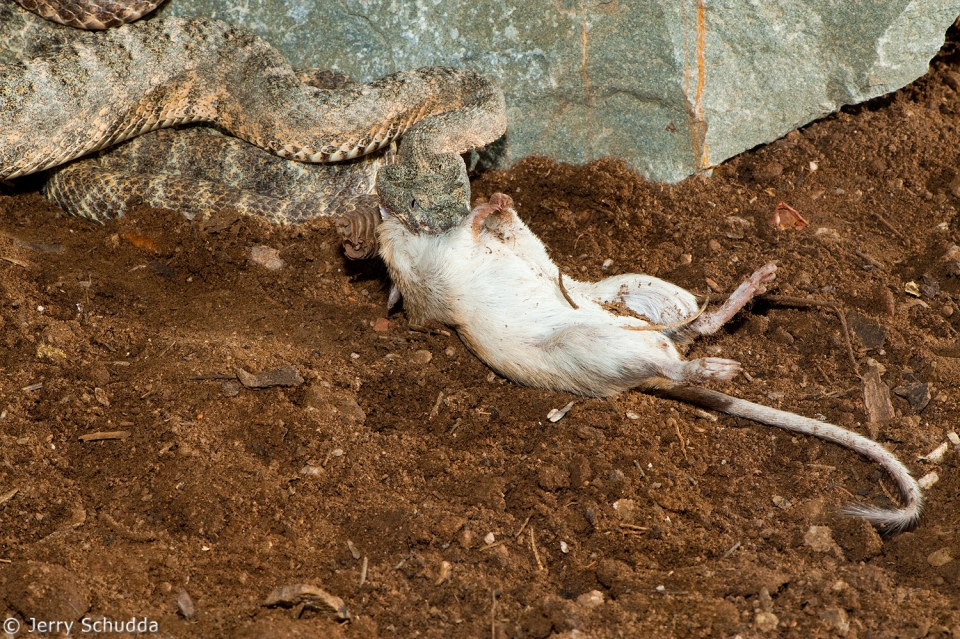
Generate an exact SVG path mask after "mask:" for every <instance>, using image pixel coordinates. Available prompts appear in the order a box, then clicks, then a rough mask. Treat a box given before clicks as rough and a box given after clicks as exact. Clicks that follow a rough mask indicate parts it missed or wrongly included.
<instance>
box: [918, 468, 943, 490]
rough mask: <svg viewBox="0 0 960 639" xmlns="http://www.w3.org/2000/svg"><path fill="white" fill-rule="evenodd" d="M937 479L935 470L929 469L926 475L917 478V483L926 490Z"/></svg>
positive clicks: (938, 478)
mask: <svg viewBox="0 0 960 639" xmlns="http://www.w3.org/2000/svg"><path fill="white" fill-rule="evenodd" d="M938 481H940V475H938V474H937V473H936V472H933V471H931V472H929V473H927V474H926V475H924V476H923V477H921V478H920V479H918V480H917V483H918V484H920V488H923V489H924V490H927V489H928V488H930V487H931V486H933V485H934V484H935V483H937V482H938Z"/></svg>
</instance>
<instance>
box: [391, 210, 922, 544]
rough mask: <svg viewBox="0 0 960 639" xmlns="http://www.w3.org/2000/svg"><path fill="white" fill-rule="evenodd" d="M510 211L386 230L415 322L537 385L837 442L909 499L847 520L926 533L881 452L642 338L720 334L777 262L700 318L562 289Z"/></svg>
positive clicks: (638, 284)
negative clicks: (643, 393) (693, 410)
mask: <svg viewBox="0 0 960 639" xmlns="http://www.w3.org/2000/svg"><path fill="white" fill-rule="evenodd" d="M511 207H512V201H511V200H510V198H509V197H507V196H504V195H499V194H497V195H494V196H493V197H491V201H490V203H488V204H483V205H480V206H478V207H476V208H475V209H474V210H473V211H472V212H471V213H470V215H468V216H467V217H466V218H465V219H464V220H463V221H462V222H461V223H460V224H459V225H458V226H456V227H454V228H453V229H451V230H450V231H448V232H446V233H443V234H440V235H431V234H420V235H417V234H413V233H411V232H410V231H408V230H407V229H406V227H405V226H404V225H403V224H402V223H400V222H399V221H398V220H396V219H395V218H392V217H390V216H389V215H386V216H385V220H384V222H383V223H382V224H381V225H380V227H379V229H378V234H379V239H380V247H381V249H380V252H381V255H382V256H383V258H384V260H385V261H386V263H387V266H388V268H389V270H390V275H391V277H392V278H393V281H394V284H395V285H396V286H397V288H399V290H400V292H401V293H402V294H403V298H404V307H405V309H406V311H407V314H408V317H409V318H410V321H411V323H413V324H423V323H425V322H427V321H436V322H440V323H443V324H447V325H449V326H452V327H454V328H455V329H456V330H457V333H458V334H459V335H460V338H461V339H462V340H463V342H464V343H465V344H466V345H467V346H468V347H469V348H470V349H471V350H472V351H473V352H474V353H475V354H476V355H477V356H478V357H479V358H480V359H481V360H483V362H484V363H486V364H487V365H488V366H490V368H492V369H494V370H495V371H497V372H498V373H500V374H501V375H503V376H504V377H507V378H509V379H511V380H513V381H515V382H518V383H521V384H525V385H528V386H534V387H537V388H546V389H552V390H562V391H569V392H573V393H578V394H581V395H590V396H595V397H608V396H611V395H615V394H617V393H620V392H622V391H625V390H629V389H631V388H638V387H639V388H641V389H644V390H652V391H655V392H657V393H658V394H661V395H664V396H667V397H671V398H674V399H678V400H681V401H687V402H691V403H695V404H698V405H701V406H704V407H707V408H711V409H713V410H719V411H722V412H726V413H728V414H731V415H738V416H740V417H744V418H747V419H752V420H754V421H758V422H760V423H763V424H767V425H769V426H776V427H778V428H783V429H786V430H791V431H794V432H799V433H803V434H807V435H813V436H815V437H820V438H822V439H825V440H827V441H831V442H834V443H837V444H839V445H841V446H844V447H846V448H848V449H850V450H853V451H855V452H857V453H860V454H862V455H864V456H866V457H868V458H869V459H872V460H873V461H875V462H877V463H879V464H880V465H882V466H883V467H884V468H885V469H886V470H887V471H888V472H889V473H890V475H891V476H892V477H893V478H894V480H895V481H896V482H897V485H898V487H899V489H900V492H901V494H902V495H903V498H904V500H905V502H906V505H905V506H904V507H903V508H899V509H897V508H889V509H885V508H877V507H871V506H853V507H851V508H849V509H847V511H846V512H847V513H848V514H853V515H858V516H862V517H864V518H866V519H867V520H868V521H870V522H871V523H873V524H874V525H876V526H877V527H879V528H881V529H883V530H884V531H885V532H896V531H899V530H904V529H907V528H911V527H913V526H914V525H915V524H916V522H917V520H918V518H919V516H920V511H921V506H922V496H921V492H920V487H919V486H918V485H917V482H916V481H914V479H913V478H912V477H911V476H910V472H909V470H907V468H906V467H905V466H904V465H903V464H902V463H900V461H899V460H897V458H896V457H895V456H894V455H893V454H892V453H890V452H889V451H887V450H886V449H885V448H883V447H882V446H881V445H880V444H877V443H876V442H874V441H871V440H869V439H867V438H865V437H863V436H861V435H858V434H856V433H853V432H850V431H847V430H845V429H843V428H840V427H839V426H834V425H832V424H824V423H822V422H818V421H816V420H813V419H809V418H807V417H802V416H800V415H796V414H793V413H788V412H785V411H779V410H776V409H773V408H769V407H766V406H762V405H759V404H754V403H752V402H748V401H746V400H742V399H737V398H733V397H730V396H729V395H725V394H723V393H718V392H716V391H712V390H708V389H704V388H701V387H699V386H698V383H699V382H702V381H705V380H707V379H710V378H713V379H719V380H725V379H730V378H731V377H733V376H734V375H735V374H736V373H737V372H738V371H739V370H740V364H739V363H738V362H735V361H732V360H727V359H719V358H703V359H696V360H691V361H685V360H683V359H682V358H681V356H680V353H679V352H678V351H677V348H676V346H675V345H674V342H673V340H672V339H671V335H672V334H673V333H672V331H670V330H663V331H661V330H635V329H638V328H643V327H648V328H649V327H650V323H651V322H652V323H653V324H656V325H658V326H664V325H672V324H676V323H677V322H683V321H684V320H690V321H689V325H688V327H687V328H688V329H689V330H690V331H691V332H693V333H699V334H708V333H712V332H714V331H716V330H718V329H719V327H720V326H722V325H723V323H724V322H726V321H727V320H729V319H730V318H731V317H732V316H733V315H734V314H735V313H736V312H737V311H739V310H740V308H742V307H743V305H744V304H746V303H747V301H749V300H750V299H751V298H752V297H753V296H754V295H755V294H757V293H762V292H763V291H764V290H765V289H764V284H765V283H766V282H769V281H771V280H772V279H773V278H774V273H775V271H776V265H775V264H767V265H766V266H764V267H763V268H761V269H759V270H758V271H757V272H756V273H754V274H753V275H752V276H751V277H750V278H749V279H748V280H747V281H745V282H744V283H743V284H742V285H741V286H740V287H739V288H738V289H737V290H736V291H735V292H734V293H733V295H731V296H730V298H729V299H728V300H727V301H726V302H725V303H724V304H723V305H722V306H721V307H720V308H719V310H717V311H715V312H713V313H710V314H704V315H701V316H699V317H695V315H696V313H697V303H696V299H694V297H693V296H692V295H691V294H690V293H688V292H687V291H685V290H683V289H681V288H680V287H678V286H675V285H673V284H670V283H668V282H664V281H662V280H659V279H657V278H654V277H650V276H646V275H621V276H617V277H611V278H608V279H605V280H602V281H600V282H597V283H587V282H578V281H576V280H574V279H571V278H567V277H563V278H562V288H561V274H560V271H559V269H558V268H557V266H556V265H555V264H554V263H553V261H552V260H550V257H549V256H548V255H547V250H546V248H545V247H544V245H543V243H542V242H541V241H540V239H539V238H537V236H536V235H534V234H533V232H532V231H530V229H529V228H527V226H526V224H524V223H523V221H522V220H520V219H519V218H518V217H517V216H516V213H515V212H514V211H513V209H512V208H511ZM564 290H565V291H566V293H567V294H566V295H564ZM568 298H569V299H568ZM608 303H623V304H624V305H626V306H627V307H628V308H629V309H630V310H631V311H632V312H633V313H636V314H638V315H642V316H643V318H646V320H649V321H645V319H643V318H641V317H636V316H631V315H629V314H628V315H618V314H615V313H613V312H611V311H609V310H607V309H605V308H604V307H603V306H602V305H603V304H608ZM694 317H695V319H694Z"/></svg>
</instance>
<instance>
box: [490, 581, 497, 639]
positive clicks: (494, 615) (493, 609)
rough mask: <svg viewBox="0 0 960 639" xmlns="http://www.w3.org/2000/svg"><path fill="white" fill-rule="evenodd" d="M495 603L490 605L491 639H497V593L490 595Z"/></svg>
mask: <svg viewBox="0 0 960 639" xmlns="http://www.w3.org/2000/svg"><path fill="white" fill-rule="evenodd" d="M490 597H491V599H493V603H492V604H491V605H490V639H497V591H496V590H494V591H493V592H491V593H490Z"/></svg>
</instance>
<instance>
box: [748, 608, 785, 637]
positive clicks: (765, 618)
mask: <svg viewBox="0 0 960 639" xmlns="http://www.w3.org/2000/svg"><path fill="white" fill-rule="evenodd" d="M779 623H780V619H779V618H778V617H777V616H776V615H775V614H773V613H772V612H764V611H762V610H761V611H760V612H758V613H757V614H756V615H755V616H754V617H753V625H754V626H756V628H757V630H759V631H760V632H773V631H774V630H776V629H777V625H778V624H779Z"/></svg>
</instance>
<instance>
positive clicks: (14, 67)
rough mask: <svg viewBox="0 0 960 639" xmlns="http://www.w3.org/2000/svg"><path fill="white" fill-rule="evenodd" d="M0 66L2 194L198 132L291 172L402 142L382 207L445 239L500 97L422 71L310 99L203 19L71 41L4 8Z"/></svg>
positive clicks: (451, 75)
mask: <svg viewBox="0 0 960 639" xmlns="http://www.w3.org/2000/svg"><path fill="white" fill-rule="evenodd" d="M26 1H27V0H24V2H26ZM104 24H106V23H104ZM0 65H2V66H0V180H2V179H9V178H15V177H19V176H23V175H28V174H31V173H35V172H38V171H44V170H48V169H51V168H54V167H57V166H60V165H63V164H65V163H68V162H71V161H72V160H75V159H76V158H79V157H82V156H85V155H88V154H91V153H93V152H96V151H99V150H100V149H104V148H107V147H110V146H113V145H115V144H117V143H119V142H121V141H123V140H127V139H129V138H132V137H135V136H138V135H142V134H144V133H147V132H149V131H152V130H155V129H160V128H165V127H173V126H178V125H184V124H189V123H196V122H206V123H211V124H213V125H215V126H217V127H218V128H219V129H221V130H223V131H225V132H227V133H229V134H230V135H231V136H234V137H236V138H239V139H242V140H245V141H247V142H249V143H251V144H253V145H255V146H257V147H259V148H261V149H264V150H266V151H268V152H270V153H272V154H274V155H276V156H278V157H281V158H287V159H291V160H298V161H301V162H318V163H327V162H338V161H343V160H350V159H353V158H357V157H360V156H363V155H366V154H368V153H372V152H375V151H377V150H380V149H383V148H384V147H387V146H388V145H390V144H391V143H393V142H394V141H396V140H397V139H398V138H399V137H400V136H401V135H402V136H403V142H402V143H401V145H400V148H399V151H398V153H397V156H396V161H395V163H393V164H386V165H384V166H383V167H382V168H381V169H380V170H378V171H377V177H376V190H377V193H378V197H379V200H380V202H381V203H382V204H383V205H384V206H386V207H387V208H389V209H390V210H391V211H392V212H393V213H395V214H396V215H397V216H398V218H399V219H401V220H403V221H404V223H406V224H408V225H409V227H410V228H411V229H412V230H415V231H418V232H419V231H428V232H441V231H444V230H446V229H449V228H450V227H452V226H453V225H454V224H456V223H457V222H458V221H459V220H460V219H461V218H462V217H463V216H464V215H466V214H467V213H468V211H469V199H470V187H469V182H468V180H467V176H466V168H465V166H464V163H463V160H462V159H461V157H460V154H461V153H463V152H466V151H468V150H471V149H474V148H478V147H481V146H484V145H486V144H489V143H490V142H492V141H494V140H496V139H497V138H499V137H500V136H501V135H502V134H503V132H504V131H505V129H506V116H505V105H504V100H503V94H502V92H501V91H500V89H499V87H498V86H497V85H496V84H495V83H494V82H493V81H491V80H489V79H488V78H486V77H484V76H482V75H480V74H477V73H474V72H471V71H467V70H462V69H453V68H447V67H426V68H420V69H413V70H404V71H399V72H397V73H394V74H392V75H389V76H386V77H384V78H381V79H378V80H375V81H372V82H369V83H366V84H349V83H347V84H346V85H345V86H340V87H338V88H317V87H314V86H309V85H307V84H304V83H303V82H302V81H301V78H300V77H298V76H297V74H296V73H295V72H294V71H293V70H292V69H291V68H290V66H289V65H288V64H287V62H286V61H285V60H284V59H283V57H282V56H281V55H280V54H279V53H278V52H277V51H276V50H274V49H273V48H272V47H271V46H270V45H269V44H267V43H266V42H265V41H264V40H262V39H261V38H259V37H257V36H255V35H253V34H252V33H250V32H248V31H245V30H243V29H240V28H237V27H233V26H231V25H228V24H225V23H223V22H219V21H216V20H209V19H202V18H201V19H184V18H162V19H155V20H147V21H141V22H136V23H133V24H127V25H124V26H121V27H118V28H116V29H109V30H107V31H102V32H91V31H78V30H75V29H70V28H67V27H61V26H59V25H55V24H50V23H49V22H47V21H45V20H41V19H38V18H36V17H35V16H33V15H32V14H30V13H28V12H26V11H24V10H23V9H21V8H19V7H17V6H15V5H12V4H10V3H8V2H2V1H0ZM91 173H92V170H91V171H88V172H87V173H86V174H85V177H86V178H87V179H89V178H90V174H91ZM71 179H73V178H71ZM113 179H114V178H113V177H110V178H108V179H106V180H103V179H99V184H100V185H101V186H100V188H113V187H114V186H115V184H114V183H112V182H111V180H113ZM61 182H63V183H67V182H68V180H66V176H61ZM79 182H80V181H79V180H78V181H77V182H73V183H72V184H79ZM48 190H49V191H51V192H60V193H61V194H64V193H67V191H68V190H69V189H66V188H64V186H63V185H61V186H59V187H56V186H55V187H51V188H50V189H48ZM117 198H118V200H119V199H123V200H125V201H126V200H127V199H129V194H128V195H121V196H117ZM293 208H295V207H292V208H291V211H292V210H293ZM273 219H274V220H275V221H281V222H282V221H291V222H292V221H296V219H298V218H297V215H293V214H285V213H283V212H280V213H278V214H275V215H274V216H273Z"/></svg>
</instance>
